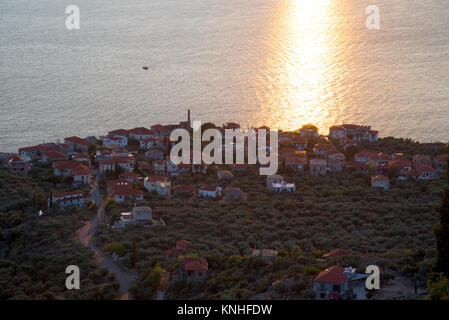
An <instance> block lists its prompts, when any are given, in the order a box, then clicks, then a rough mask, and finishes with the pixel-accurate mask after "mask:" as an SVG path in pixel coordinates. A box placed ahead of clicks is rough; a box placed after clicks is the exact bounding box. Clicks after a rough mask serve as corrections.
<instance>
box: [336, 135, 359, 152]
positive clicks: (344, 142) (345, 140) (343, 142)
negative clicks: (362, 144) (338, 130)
mask: <svg viewBox="0 0 449 320" xmlns="http://www.w3.org/2000/svg"><path fill="white" fill-rule="evenodd" d="M338 144H339V145H340V146H342V147H343V149H345V150H346V148H348V147H351V146H355V145H357V144H356V143H355V142H354V140H352V139H350V138H347V137H343V138H338Z"/></svg>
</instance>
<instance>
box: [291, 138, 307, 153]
mask: <svg viewBox="0 0 449 320" xmlns="http://www.w3.org/2000/svg"><path fill="white" fill-rule="evenodd" d="M308 141H309V139H307V138H306V137H295V138H294V139H293V144H294V145H295V148H296V150H298V151H304V150H307V144H308Z"/></svg>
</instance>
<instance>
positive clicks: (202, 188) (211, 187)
mask: <svg viewBox="0 0 449 320" xmlns="http://www.w3.org/2000/svg"><path fill="white" fill-rule="evenodd" d="M200 190H204V191H216V190H217V186H210V185H209V186H202V187H201V188H200Z"/></svg>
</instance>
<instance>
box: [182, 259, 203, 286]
mask: <svg viewBox="0 0 449 320" xmlns="http://www.w3.org/2000/svg"><path fill="white" fill-rule="evenodd" d="M179 269H180V270H179V271H180V277H181V280H187V281H192V280H197V281H201V280H205V279H206V278H207V271H208V269H209V265H208V263H207V261H206V259H204V258H187V257H186V258H182V259H181V260H180V261H179Z"/></svg>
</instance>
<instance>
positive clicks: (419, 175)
mask: <svg viewBox="0 0 449 320" xmlns="http://www.w3.org/2000/svg"><path fill="white" fill-rule="evenodd" d="M435 176H436V171H435V169H434V168H432V167H431V166H428V165H425V164H423V165H419V166H416V167H414V168H413V177H414V178H415V179H416V180H430V179H435Z"/></svg>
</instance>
